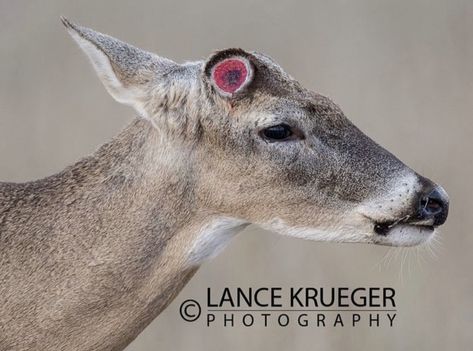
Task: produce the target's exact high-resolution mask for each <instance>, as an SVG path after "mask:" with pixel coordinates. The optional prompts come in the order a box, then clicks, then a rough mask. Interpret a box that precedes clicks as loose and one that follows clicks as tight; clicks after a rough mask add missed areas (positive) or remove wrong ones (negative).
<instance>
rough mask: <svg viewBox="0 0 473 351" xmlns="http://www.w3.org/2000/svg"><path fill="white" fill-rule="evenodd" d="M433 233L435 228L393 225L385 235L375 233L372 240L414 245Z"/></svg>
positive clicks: (394, 244) (381, 242)
mask: <svg viewBox="0 0 473 351" xmlns="http://www.w3.org/2000/svg"><path fill="white" fill-rule="evenodd" d="M434 234H435V229H433V228H431V227H423V226H416V225H408V224H398V225H396V226H394V227H393V228H392V229H391V230H389V232H387V233H386V235H376V238H375V240H374V242H375V243H376V244H381V245H390V246H416V245H420V244H423V243H425V242H426V241H428V240H429V239H431V238H432V237H433V236H434Z"/></svg>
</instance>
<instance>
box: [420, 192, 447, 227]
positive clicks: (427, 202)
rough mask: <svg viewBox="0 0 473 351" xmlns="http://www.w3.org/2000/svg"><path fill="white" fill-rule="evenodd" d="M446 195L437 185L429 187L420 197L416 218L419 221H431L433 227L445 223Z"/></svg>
mask: <svg viewBox="0 0 473 351" xmlns="http://www.w3.org/2000/svg"><path fill="white" fill-rule="evenodd" d="M448 203H449V200H448V195H447V193H446V192H445V190H444V189H443V188H442V187H441V186H438V185H433V186H432V185H430V186H428V187H427V190H426V191H424V192H423V193H422V194H421V196H420V201H419V205H418V215H417V216H418V217H417V218H419V219H420V220H429V219H431V220H433V222H432V223H433V224H432V225H434V226H439V225H442V224H444V223H445V221H446V220H447V216H448Z"/></svg>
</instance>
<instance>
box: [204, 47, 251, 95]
mask: <svg viewBox="0 0 473 351" xmlns="http://www.w3.org/2000/svg"><path fill="white" fill-rule="evenodd" d="M251 60H252V55H251V54H249V53H247V52H246V51H244V50H241V49H227V50H223V51H219V52H217V53H216V54H214V55H213V56H211V57H210V58H209V60H208V61H207V63H206V65H205V75H206V78H207V79H208V80H209V81H210V84H211V86H212V87H213V88H214V89H215V90H216V91H217V92H218V93H219V94H220V95H221V96H223V97H227V98H232V97H234V96H236V95H239V94H242V93H244V92H245V91H246V90H247V88H248V87H249V86H250V84H251V82H252V81H253V77H254V65H253V64H252V62H251Z"/></svg>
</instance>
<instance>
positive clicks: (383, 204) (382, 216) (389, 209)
mask: <svg viewBox="0 0 473 351" xmlns="http://www.w3.org/2000/svg"><path fill="white" fill-rule="evenodd" d="M420 187H421V185H420V183H419V178H418V177H417V175H415V174H414V173H409V174H407V175H406V176H404V177H402V178H400V179H399V180H397V181H396V182H394V183H393V185H392V186H391V189H390V190H389V191H387V193H386V195H383V196H380V197H374V198H372V199H370V200H367V201H365V202H364V203H363V204H362V205H361V206H359V207H358V208H357V210H356V211H357V212H359V213H361V214H362V215H364V216H366V217H368V218H370V219H372V220H374V221H378V222H382V221H386V220H393V219H399V218H400V216H402V214H403V213H404V212H405V209H406V207H407V206H409V205H410V203H411V201H412V198H413V196H416V193H417V191H418V190H419V189H420Z"/></svg>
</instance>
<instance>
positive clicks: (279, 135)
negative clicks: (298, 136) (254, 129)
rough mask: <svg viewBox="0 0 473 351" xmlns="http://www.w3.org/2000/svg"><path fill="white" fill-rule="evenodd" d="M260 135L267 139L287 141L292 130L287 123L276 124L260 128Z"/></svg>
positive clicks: (290, 136) (292, 134) (290, 137)
mask: <svg viewBox="0 0 473 351" xmlns="http://www.w3.org/2000/svg"><path fill="white" fill-rule="evenodd" d="M260 136H261V137H262V138H264V139H266V140H268V141H287V140H290V139H293V138H292V137H293V136H294V132H293V131H292V128H291V127H289V126H288V125H287V124H278V125H275V126H271V127H268V128H265V129H263V130H261V131H260Z"/></svg>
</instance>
